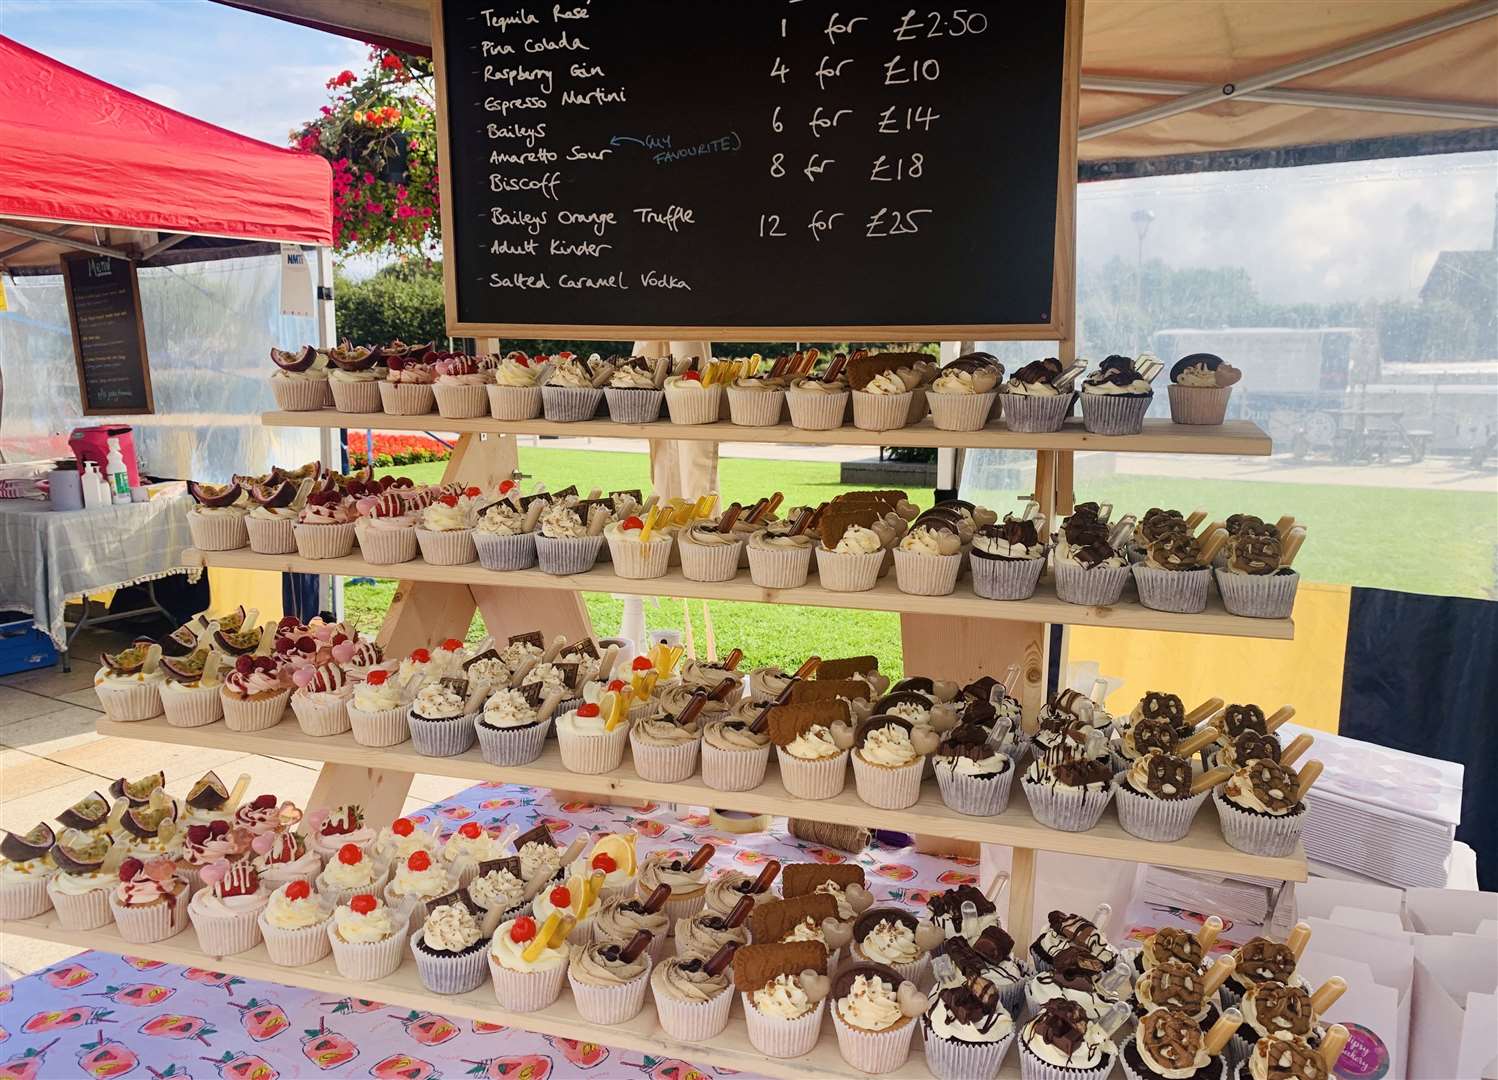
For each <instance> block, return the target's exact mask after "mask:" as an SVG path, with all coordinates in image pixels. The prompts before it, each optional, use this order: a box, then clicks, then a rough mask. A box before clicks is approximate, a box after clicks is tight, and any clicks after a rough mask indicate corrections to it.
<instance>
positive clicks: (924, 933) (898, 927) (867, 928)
mask: <svg viewBox="0 0 1498 1080" xmlns="http://www.w3.org/2000/svg"><path fill="white" fill-rule="evenodd" d="M942 940H943V935H942V932H941V931H940V930H939V929H937V928H936V926H935V925H934V924H932V923H929V922H922V921H921V920H919V919H917V918H916V917H915V916H914V915H913V914H911V913H910V912H908V911H905V910H903V909H901V908H894V907H872V908H869V909H868V910H867V911H865V912H864V913H863V914H862V915H860V916H859V917H858V919H857V921H856V922H854V924H853V941H852V943H851V944H850V946H849V948H850V950H851V956H852V958H853V960H855V961H867V962H869V963H874V964H883V965H884V966H886V967H889V968H892V969H893V970H894V971H895V972H896V974H898V975H899V976H900V978H902V979H907V980H909V981H910V982H913V983H915V985H916V986H917V987H921V986H925V985H926V984H927V983H928V982H929V981H930V980H929V976H930V974H931V950H932V949H933V948H935V947H936V946H937V945H940V944H941V943H942Z"/></svg>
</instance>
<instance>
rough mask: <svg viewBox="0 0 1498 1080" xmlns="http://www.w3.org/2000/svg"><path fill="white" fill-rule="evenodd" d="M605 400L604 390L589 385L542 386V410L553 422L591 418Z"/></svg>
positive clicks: (572, 422)
mask: <svg viewBox="0 0 1498 1080" xmlns="http://www.w3.org/2000/svg"><path fill="white" fill-rule="evenodd" d="M602 401H603V391H602V390H600V389H596V388H594V387H587V386H543V387H541V411H542V412H543V413H545V414H546V419H548V420H550V421H552V422H553V423H562V424H575V423H577V422H578V421H580V420H591V419H593V417H594V415H595V414H596V413H597V412H598V406H599V404H600V403H601V402H602Z"/></svg>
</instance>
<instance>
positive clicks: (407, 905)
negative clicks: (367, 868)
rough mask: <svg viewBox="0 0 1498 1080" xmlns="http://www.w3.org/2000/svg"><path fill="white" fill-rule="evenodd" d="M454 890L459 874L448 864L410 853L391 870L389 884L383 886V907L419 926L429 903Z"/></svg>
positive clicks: (423, 852) (437, 859)
mask: <svg viewBox="0 0 1498 1080" xmlns="http://www.w3.org/2000/svg"><path fill="white" fill-rule="evenodd" d="M457 887H458V874H457V871H456V869H455V868H454V867H453V866H452V865H451V864H449V863H447V862H445V861H444V860H443V859H442V858H440V857H439V858H435V859H434V858H432V856H430V855H428V854H427V853H426V852H425V851H413V852H411V854H409V855H407V856H406V857H405V859H404V860H403V861H401V862H397V863H395V864H394V866H393V867H392V869H391V872H390V883H389V884H388V885H386V886H385V903H387V904H389V905H390V906H391V908H393V909H396V910H404V911H405V912H406V914H407V915H408V916H409V917H410V918H411V919H412V921H413V923H414V924H419V923H420V917H421V912H422V910H423V909H424V908H425V907H426V904H427V903H428V901H431V900H435V899H437V897H439V896H446V895H447V894H448V893H450V892H452V891H453V890H455V889H456V888H457ZM414 928H415V926H414V925H413V929H414Z"/></svg>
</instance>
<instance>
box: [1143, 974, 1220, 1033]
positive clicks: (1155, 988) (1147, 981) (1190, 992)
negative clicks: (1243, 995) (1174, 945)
mask: <svg viewBox="0 0 1498 1080" xmlns="http://www.w3.org/2000/svg"><path fill="white" fill-rule="evenodd" d="M1231 970H1232V968H1231V965H1230V964H1229V963H1228V962H1227V958H1226V957H1224V958H1223V960H1222V962H1221V964H1220V966H1217V965H1214V968H1213V970H1212V971H1209V972H1207V974H1205V975H1203V974H1202V971H1201V969H1200V968H1199V967H1197V966H1195V965H1193V964H1183V963H1180V962H1178V961H1175V960H1166V961H1163V962H1161V963H1158V964H1154V965H1151V967H1150V968H1149V969H1148V970H1146V971H1145V972H1144V974H1142V975H1140V976H1139V978H1138V979H1136V980H1134V1012H1135V1015H1137V1016H1141V1017H1142V1016H1144V1015H1145V1014H1146V1013H1149V1012H1151V1011H1153V1010H1155V1009H1174V1010H1175V1011H1177V1012H1179V1013H1183V1014H1184V1015H1186V1016H1188V1017H1190V1018H1191V1020H1192V1022H1193V1023H1198V1024H1201V1025H1202V1026H1204V1027H1210V1026H1212V1024H1214V1023H1216V1021H1217V1016H1218V1008H1217V988H1218V987H1219V986H1221V985H1222V983H1223V981H1224V980H1226V978H1227V976H1228V974H1229V973H1230V971H1231Z"/></svg>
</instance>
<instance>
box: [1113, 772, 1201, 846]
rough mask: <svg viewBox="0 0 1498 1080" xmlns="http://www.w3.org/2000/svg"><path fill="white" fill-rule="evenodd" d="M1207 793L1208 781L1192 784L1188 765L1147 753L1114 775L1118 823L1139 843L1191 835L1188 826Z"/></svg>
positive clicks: (1189, 826)
mask: <svg viewBox="0 0 1498 1080" xmlns="http://www.w3.org/2000/svg"><path fill="white" fill-rule="evenodd" d="M1211 790H1212V784H1211V779H1210V778H1208V780H1207V781H1206V782H1205V783H1203V784H1198V783H1196V782H1194V780H1193V777H1192V774H1191V763H1190V762H1189V761H1187V760H1186V759H1185V758H1182V757H1177V756H1175V755H1174V754H1167V753H1164V752H1162V751H1158V750H1155V751H1151V752H1150V753H1148V754H1145V755H1144V756H1143V757H1139V758H1136V759H1135V760H1134V763H1133V764H1132V765H1130V766H1129V769H1128V771H1127V772H1124V773H1120V774H1119V775H1118V778H1117V781H1116V783H1115V787H1114V798H1115V799H1116V801H1117V804H1118V823H1119V824H1120V825H1122V826H1123V827H1124V831H1125V832H1127V833H1129V834H1131V835H1133V836H1137V837H1139V838H1140V839H1142V840H1161V841H1167V842H1168V841H1172V840H1179V839H1181V838H1182V837H1184V836H1185V835H1186V834H1187V833H1188V832H1190V831H1191V822H1192V821H1193V819H1195V817H1196V812H1197V811H1198V810H1199V809H1201V805H1202V803H1204V802H1206V801H1207V794H1208V792H1210V791H1211Z"/></svg>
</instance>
